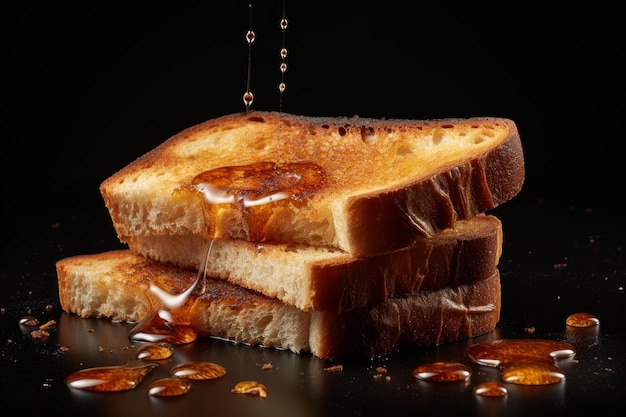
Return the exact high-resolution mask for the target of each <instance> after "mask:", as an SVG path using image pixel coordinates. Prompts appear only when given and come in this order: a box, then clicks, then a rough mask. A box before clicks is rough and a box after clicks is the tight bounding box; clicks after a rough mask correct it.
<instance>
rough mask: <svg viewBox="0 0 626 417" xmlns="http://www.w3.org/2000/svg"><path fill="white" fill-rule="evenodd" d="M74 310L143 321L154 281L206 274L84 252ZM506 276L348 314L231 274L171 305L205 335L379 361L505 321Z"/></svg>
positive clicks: (187, 280) (68, 269)
mask: <svg viewBox="0 0 626 417" xmlns="http://www.w3.org/2000/svg"><path fill="white" fill-rule="evenodd" d="M56 268H57V275H58V282H59V296H60V302H61V306H62V308H63V310H64V311H66V312H68V313H74V314H76V315H78V316H80V317H102V318H105V317H106V318H111V319H112V320H115V321H129V322H137V321H140V320H142V319H144V318H145V317H147V316H149V315H150V314H152V313H153V312H154V311H156V309H158V308H160V304H159V300H158V299H157V298H156V296H155V295H154V294H153V293H152V292H150V291H149V290H148V288H149V286H150V284H151V283H152V284H155V285H157V286H158V287H160V288H162V289H164V290H166V291H168V292H171V293H172V294H178V293H182V292H183V291H185V289H187V288H189V287H190V286H191V284H192V283H193V282H194V281H195V280H196V279H197V272H196V271H194V270H191V269H182V268H177V267H174V266H172V265H170V264H166V263H162V262H157V261H153V260H149V259H147V258H144V257H142V256H140V255H137V254H134V253H133V252H131V251H130V250H120V251H111V252H104V253H100V254H93V255H80V256H74V257H69V258H65V259H62V260H60V261H58V262H57V264H56ZM500 301H501V298H500V275H499V272H498V269H497V268H496V269H494V271H493V273H492V274H491V276H490V277H489V278H487V279H483V280H480V281H476V282H472V283H468V284H462V285H458V286H455V287H446V288H442V289H439V290H422V291H418V292H415V293H413V294H410V295H406V296H402V297H395V298H390V299H388V300H386V301H384V302H383V303H380V304H377V305H375V306H372V307H367V308H359V309H354V310H351V311H347V312H342V313H335V312H304V311H302V310H301V309H298V308H297V307H295V306H293V305H289V304H285V303H283V302H281V301H279V300H277V299H275V298H270V297H266V296H263V295H261V294H259V293H258V292H255V291H251V290H248V289H245V288H242V287H239V286H236V285H232V284H229V283H228V282H226V281H223V280H213V279H208V281H207V284H206V286H205V291H204V293H202V294H201V295H199V294H198V293H194V294H192V295H191V296H190V297H189V298H188V299H187V300H186V302H185V304H183V305H182V306H180V307H177V308H175V309H173V310H172V311H171V313H172V317H173V320H174V322H175V323H179V324H188V325H191V326H192V327H193V328H194V329H195V330H196V331H197V332H198V333H199V334H200V335H203V336H210V337H216V338H220V339H227V340H231V341H234V342H238V343H245V344H250V345H260V346H265V347H271V348H278V349H287V350H291V351H293V352H297V353H301V352H311V353H312V354H314V355H316V356H318V357H320V358H325V359H372V358H375V357H379V356H383V355H387V354H389V353H392V352H395V351H397V350H401V349H411V348H415V347H419V346H428V345H436V344H440V343H443V342H449V341H454V340H459V339H465V338H469V337H472V336H476V335H479V334H482V333H486V332H488V331H491V330H493V329H494V328H495V326H496V324H497V322H498V320H499V317H500Z"/></svg>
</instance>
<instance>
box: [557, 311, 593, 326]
mask: <svg viewBox="0 0 626 417" xmlns="http://www.w3.org/2000/svg"><path fill="white" fill-rule="evenodd" d="M565 324H566V325H568V326H571V327H594V326H598V325H599V324H600V319H598V317H596V316H595V315H593V314H591V313H574V314H572V315H570V316H568V317H567V319H565Z"/></svg>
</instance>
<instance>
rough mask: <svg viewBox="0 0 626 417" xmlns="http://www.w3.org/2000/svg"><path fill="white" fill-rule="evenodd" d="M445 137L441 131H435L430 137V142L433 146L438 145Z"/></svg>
mask: <svg viewBox="0 0 626 417" xmlns="http://www.w3.org/2000/svg"><path fill="white" fill-rule="evenodd" d="M444 137H445V135H444V134H443V132H442V131H441V130H438V129H437V130H435V131H434V132H433V136H432V139H431V140H432V142H433V145H438V144H439V143H441V141H442V140H443V138H444Z"/></svg>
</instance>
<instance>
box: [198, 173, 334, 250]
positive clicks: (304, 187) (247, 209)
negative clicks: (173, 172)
mask: <svg viewBox="0 0 626 417" xmlns="http://www.w3.org/2000/svg"><path fill="white" fill-rule="evenodd" d="M325 182H326V175H325V172H324V170H323V169H322V168H321V167H320V166H319V165H317V164H315V163H313V162H291V163H285V164H277V163H275V162H267V161H265V162H257V163H253V164H250V165H240V166H229V167H220V168H215V169H211V170H209V171H205V172H202V173H201V174H198V175H197V176H196V177H195V178H194V179H193V181H192V185H193V187H194V188H195V190H197V191H198V192H200V193H201V194H202V195H203V196H204V201H205V204H204V205H203V208H204V213H205V218H206V222H207V235H208V236H207V237H209V238H219V237H225V236H223V233H222V232H221V230H228V229H229V228H228V227H226V224H228V223H239V224H241V225H242V227H241V230H239V232H238V234H237V235H236V236H232V235H230V236H227V237H230V238H245V239H247V240H251V241H264V240H266V236H265V234H264V230H265V226H266V225H267V224H268V222H270V221H271V220H272V217H273V216H278V215H279V214H280V210H276V207H275V204H269V203H276V202H278V201H280V200H286V201H291V202H298V201H303V200H305V199H306V198H308V197H310V196H311V195H313V194H314V193H315V192H316V191H317V190H319V189H320V188H322V187H323V185H324V184H325ZM282 206H283V207H285V206H286V204H283V205H282ZM230 230H233V229H232V228H230Z"/></svg>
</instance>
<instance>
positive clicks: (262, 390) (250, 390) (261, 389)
mask: <svg viewBox="0 0 626 417" xmlns="http://www.w3.org/2000/svg"><path fill="white" fill-rule="evenodd" d="M230 392H232V393H233V394H248V395H258V396H259V397H261V398H267V387H266V386H265V385H263V384H261V383H260V382H257V381H242V382H239V383H238V384H237V385H235V386H234V387H233V389H231V390H230Z"/></svg>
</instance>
